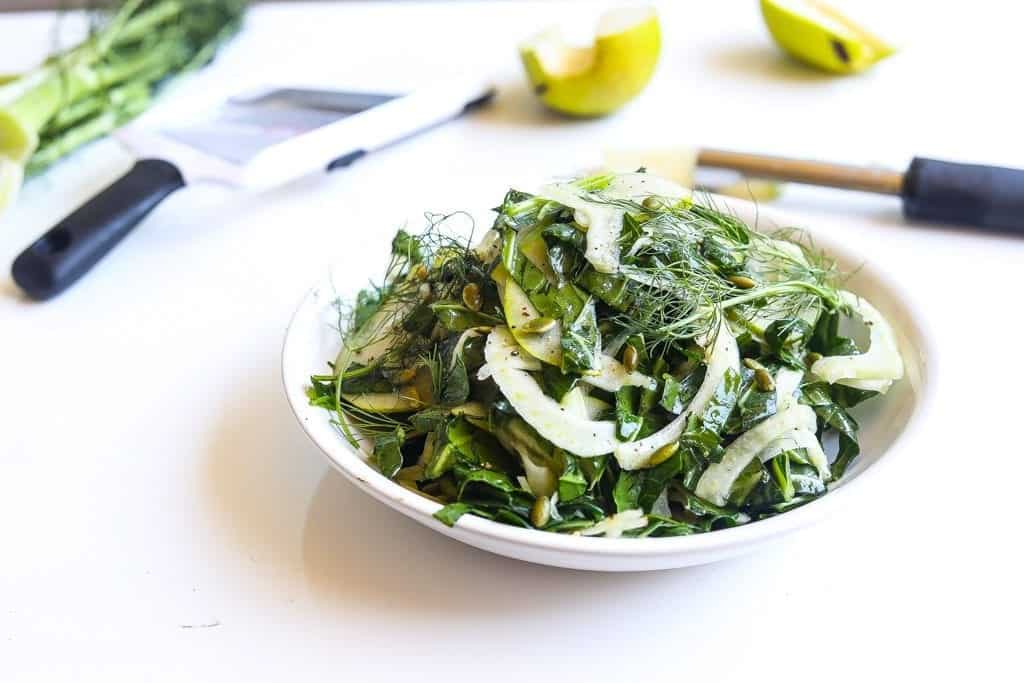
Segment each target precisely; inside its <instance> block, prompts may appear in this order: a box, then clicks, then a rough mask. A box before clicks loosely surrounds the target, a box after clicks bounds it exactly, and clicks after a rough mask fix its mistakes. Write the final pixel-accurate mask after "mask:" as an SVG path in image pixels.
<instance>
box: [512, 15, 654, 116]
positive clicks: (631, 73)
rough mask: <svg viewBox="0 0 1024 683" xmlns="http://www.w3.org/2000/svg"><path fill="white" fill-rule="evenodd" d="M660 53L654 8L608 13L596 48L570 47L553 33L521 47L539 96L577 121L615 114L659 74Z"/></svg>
mask: <svg viewBox="0 0 1024 683" xmlns="http://www.w3.org/2000/svg"><path fill="white" fill-rule="evenodd" d="M660 51H661V28H660V26H659V24H658V15H657V13H655V11H654V9H652V8H650V7H624V8H620V9H615V10H612V11H610V12H607V13H605V14H604V15H603V16H602V17H601V20H600V22H599V23H598V27H597V38H596V40H595V42H594V44H593V45H591V46H590V47H574V46H571V45H568V44H566V42H565V40H564V39H563V37H562V34H561V32H559V31H558V30H557V29H550V30H548V31H545V32H544V33H541V34H540V35H538V36H536V37H535V38H533V39H531V40H529V41H527V42H526V43H524V44H523V45H521V46H520V48H519V54H520V57H521V58H522V60H523V66H524V67H525V68H526V75H527V77H528V78H529V79H530V84H531V85H532V86H533V89H534V92H536V93H537V95H538V96H539V97H540V98H541V100H542V101H543V102H544V104H546V105H547V106H549V107H551V108H552V109H554V110H556V111H559V112H562V113H563V114H569V115H571V116H601V115H604V114H609V113H611V112H613V111H615V110H616V109H618V108H619V107H621V106H623V105H624V104H626V103H627V102H629V101H630V100H631V99H633V98H634V97H636V96H637V95H638V94H639V93H640V91H641V90H643V89H644V87H645V86H646V85H647V82H648V81H650V80H651V76H653V75H654V68H655V66H657V64H658V54H659V53H660Z"/></svg>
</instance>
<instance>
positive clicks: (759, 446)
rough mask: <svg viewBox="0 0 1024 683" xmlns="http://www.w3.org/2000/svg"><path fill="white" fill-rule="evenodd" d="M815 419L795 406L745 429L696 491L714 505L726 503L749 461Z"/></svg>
mask: <svg viewBox="0 0 1024 683" xmlns="http://www.w3.org/2000/svg"><path fill="white" fill-rule="evenodd" d="M816 427H817V418H816V417H815V416H814V410H813V409H811V408H810V407H808V406H802V405H799V406H794V407H792V408H789V409H788V410H784V411H782V412H781V413H776V414H775V415H773V416H772V417H770V418H768V419H767V420H765V421H764V422H762V423H760V424H759V425H757V426H756V427H754V428H753V429H751V430H750V431H748V432H744V433H743V434H741V435H740V436H739V437H738V438H737V439H736V440H735V441H733V442H732V443H731V444H730V445H729V447H728V448H726V449H725V455H723V456H722V461H721V462H717V463H712V464H711V465H709V466H708V468H707V469H706V470H705V471H704V474H703V475H701V478H700V480H699V481H698V482H697V488H696V489H695V493H696V494H697V495H698V496H700V497H701V498H703V499H704V500H707V501H710V502H712V503H714V504H715V505H725V504H726V500H727V499H728V497H729V490H730V489H731V488H732V485H733V483H734V482H735V481H736V477H738V476H739V474H740V472H742V471H743V468H745V467H746V466H747V465H748V464H749V463H750V461H751V460H753V459H754V458H755V457H757V455H758V454H759V453H760V452H761V451H762V450H764V449H765V448H766V447H767V446H769V445H770V444H771V443H772V442H773V441H775V440H776V439H778V438H779V437H782V436H784V435H786V434H789V435H791V436H792V434H794V433H796V432H798V431H800V430H805V431H806V430H814V429H815V428H816Z"/></svg>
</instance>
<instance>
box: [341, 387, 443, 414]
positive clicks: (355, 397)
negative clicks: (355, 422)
mask: <svg viewBox="0 0 1024 683" xmlns="http://www.w3.org/2000/svg"><path fill="white" fill-rule="evenodd" d="M341 397H342V398H343V399H345V400H346V401H347V402H349V403H351V404H352V405H353V406H355V407H356V408H359V409H360V410H365V411H367V412H371V413H408V412H411V411H413V410H419V409H420V408H422V407H423V402H422V401H420V400H418V399H415V398H413V397H411V396H403V395H401V394H399V393H397V392H396V393H391V394H388V393H381V394H342V395H341Z"/></svg>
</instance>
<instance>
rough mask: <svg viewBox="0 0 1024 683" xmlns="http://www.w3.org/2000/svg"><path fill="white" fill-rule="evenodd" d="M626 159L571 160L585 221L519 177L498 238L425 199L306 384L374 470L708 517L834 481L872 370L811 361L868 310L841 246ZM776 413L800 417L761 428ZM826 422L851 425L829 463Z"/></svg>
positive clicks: (540, 523)
mask: <svg viewBox="0 0 1024 683" xmlns="http://www.w3.org/2000/svg"><path fill="white" fill-rule="evenodd" d="M620 180H622V178H621V177H615V176H598V177H594V178H584V179H580V180H578V181H576V185H575V187H576V188H579V189H581V190H582V191H584V192H585V194H586V196H587V197H589V198H591V199H592V202H591V203H584V204H581V203H580V202H576V201H575V200H571V201H573V202H574V204H575V205H576V206H577V207H579V206H585V207H593V208H594V209H595V211H597V213H596V214H593V213H592V214H589V216H582V218H583V219H584V220H583V221H582V222H581V221H580V219H581V215H580V213H579V211H580V210H579V209H578V208H570V207H567V206H565V205H562V204H560V203H559V202H558V201H557V200H554V199H548V198H545V197H540V196H533V195H529V194H526V193H523V192H519V191H515V190H511V191H509V192H508V193H507V194H506V196H505V198H504V200H503V202H502V203H501V206H499V207H498V209H497V210H496V211H497V212H498V216H497V218H496V219H495V222H494V228H493V229H494V231H496V234H495V233H492V234H491V236H490V237H489V238H488V239H493V244H495V245H497V244H499V243H500V245H501V249H500V253H498V254H496V255H495V253H494V252H495V250H493V249H492V250H490V251H489V252H487V253H486V254H485V253H483V250H481V253H479V254H478V252H476V251H474V250H473V249H472V248H470V245H468V244H466V243H464V242H462V241H460V240H459V239H457V238H454V237H452V236H450V234H449V233H448V232H447V231H445V230H444V224H445V221H446V220H447V217H446V216H442V217H432V219H431V220H432V222H431V225H430V226H429V227H428V228H427V230H426V231H425V232H423V233H421V234H414V233H405V232H400V233H399V234H398V236H397V237H396V238H395V240H394V242H393V244H392V254H391V260H390V262H389V264H388V266H387V268H386V270H385V273H384V276H383V277H382V278H381V280H380V282H381V284H380V285H377V286H373V287H370V288H368V289H366V290H364V291H363V292H361V293H360V294H359V295H358V296H357V298H356V300H355V302H354V303H353V305H352V306H346V305H344V304H343V303H340V302H339V305H338V311H339V325H338V327H339V329H340V330H341V331H342V334H343V341H344V345H343V347H344V348H343V350H342V352H341V353H340V354H339V356H338V358H337V359H335V362H334V364H333V366H332V372H331V373H329V374H323V375H316V376H314V377H312V378H311V387H310V390H309V397H310V401H311V402H312V403H313V404H314V405H317V406H322V407H323V408H325V409H327V410H329V411H331V412H332V415H333V420H334V421H335V423H336V424H337V425H338V427H339V429H341V431H342V433H343V434H344V435H345V436H346V437H347V438H349V439H350V440H352V441H353V442H355V441H356V440H357V439H358V438H369V439H372V440H373V442H374V460H373V461H374V463H375V464H376V465H377V466H378V467H379V468H380V470H381V471H382V472H384V473H385V474H387V475H388V476H392V477H397V478H398V479H399V481H400V483H401V484H402V485H403V486H406V487H408V488H412V489H413V490H417V491H419V492H421V493H423V494H424V495H427V496H430V497H431V498H432V499H433V500H437V501H440V502H441V503H442V504H443V507H442V508H441V510H440V511H439V512H437V513H436V515H435V516H436V517H437V519H439V520H440V521H442V522H443V523H445V524H455V523H457V521H458V520H459V519H460V517H461V516H462V515H465V514H473V515H477V516H479V517H483V518H485V519H489V520H493V521H495V522H501V523H505V524H513V525H516V526H521V527H524V528H535V529H542V530H544V531H546V532H549V533H582V534H584V535H590V534H600V533H603V532H605V531H608V532H609V533H611V534H613V535H614V534H618V533H620V532H623V535H624V536H627V537H660V536H679V535H688V534H696V533H705V532H708V531H713V530H715V529H720V528H723V527H728V526H735V525H739V524H747V523H750V522H752V521H756V520H759V519H764V518H765V517H770V516H772V515H776V514H780V513H783V512H785V511H787V510H791V509H793V508H795V507H798V506H800V505H804V504H807V503H808V502H810V501H813V500H814V499H815V498H817V497H819V496H822V495H826V493H827V484H828V483H829V482H828V481H825V480H824V479H823V477H828V476H830V472H831V477H832V478H839V477H841V476H842V474H843V472H844V471H845V469H846V468H847V467H848V466H849V464H850V462H852V461H853V459H854V458H855V457H856V456H857V454H858V453H859V448H860V447H859V444H858V442H857V429H858V425H857V422H856V420H855V419H854V418H853V416H852V415H851V413H850V410H851V408H853V407H854V406H856V405H857V404H859V403H861V402H862V401H864V400H867V399H869V398H871V397H872V396H874V395H875V392H874V391H867V390H863V389H859V388H854V387H850V386H844V385H841V384H827V383H825V382H823V381H820V378H819V377H817V376H815V375H814V373H813V370H812V369H811V368H812V366H813V365H814V363H815V362H816V361H817V360H819V357H830V356H837V355H838V356H848V355H851V354H855V353H857V349H856V346H855V345H854V344H853V342H852V341H851V340H849V339H847V338H844V337H842V336H841V335H840V334H839V332H838V330H839V325H840V323H841V322H842V321H843V319H844V318H845V317H846V316H852V315H854V314H855V311H854V310H852V309H853V305H852V304H850V303H849V302H850V301H851V298H850V295H849V293H847V292H843V291H841V290H839V289H838V288H837V283H838V282H839V281H840V278H841V275H840V274H839V273H838V272H837V271H836V270H835V268H834V265H833V264H832V262H831V261H830V260H829V259H828V258H826V257H825V256H823V255H821V254H818V253H816V252H814V250H812V249H810V248H808V247H807V246H804V245H800V244H798V243H797V242H795V241H793V239H792V237H793V233H788V232H787V233H776V234H774V235H771V236H768V235H765V234H762V233H759V232H756V231H754V230H752V229H751V228H750V227H749V226H747V225H745V224H744V223H743V222H741V221H739V220H738V219H736V218H735V217H733V216H731V215H729V214H728V213H726V212H723V211H719V210H718V209H717V208H715V207H714V206H713V205H711V204H709V203H707V202H705V201H702V200H697V201H689V200H679V199H678V198H676V199H673V200H671V201H662V200H661V199H659V198H658V197H640V198H639V199H638V198H637V197H636V196H633V195H631V196H630V197H628V198H623V197H621V196H619V197H616V196H612V195H609V194H608V193H609V192H611V191H612V189H614V187H617V186H618V184H621V183H620ZM625 181H629V182H630V183H633V182H635V181H637V179H636V178H635V177H634V178H631V179H630V178H627V179H625V180H624V181H623V182H625ZM627 184H628V183H627ZM563 187H564V186H563ZM567 201H569V200H567ZM587 201H588V202H590V201H591V200H587ZM601 203H607V204H608V206H609V207H614V209H615V211H618V212H621V225H619V226H615V225H611V229H612V230H613V232H614V229H615V228H616V227H618V228H620V230H619V232H618V234H617V237H616V239H617V242H618V245H619V258H618V266H617V269H614V272H605V270H610V269H609V268H608V265H609V262H610V261H609V260H608V258H607V256H608V254H607V249H606V250H605V252H604V254H603V256H602V259H603V260H600V261H596V262H591V261H590V260H589V259H588V255H589V248H588V247H589V242H588V240H589V239H590V237H591V236H592V230H591V228H592V227H593V226H592V225H586V224H585V223H586V220H585V219H586V218H588V217H589V218H593V217H594V216H595V215H596V216H597V217H598V219H600V220H601V221H604V223H603V224H602V225H601V226H600V230H603V231H604V234H607V232H608V230H609V224H608V217H609V215H611V216H612V217H614V216H615V215H619V214H616V213H614V212H612V213H609V212H608V211H605V212H604V213H601V210H602V207H601ZM613 255H614V254H613ZM611 262H612V263H614V259H612V260H611ZM598 265H600V266H601V268H602V269H603V270H602V269H599V268H598V267H597V266H598ZM499 293H500V296H499ZM509 328H515V329H513V330H510V329H509ZM891 379H892V380H893V381H895V380H896V379H898V378H897V377H892V378H891ZM866 386H869V387H871V386H874V385H870V384H869V385H866ZM504 391H507V392H508V394H507V395H506V394H505V393H504ZM570 392H572V393H570ZM799 403H803V404H806V405H807V406H810V407H811V409H812V410H809V409H808V408H806V407H803V406H801V405H799ZM787 411H796V412H787ZM812 413H813V414H812ZM815 418H816V419H815ZM766 420H775V421H774V422H772V423H771V425H775V426H778V425H780V424H784V425H788V426H787V427H786V429H785V430H781V431H779V432H778V433H776V432H774V431H772V430H771V429H768V430H765V429H761V430H759V431H757V432H754V433H753V434H751V430H752V429H755V428H757V427H758V426H759V425H761V424H762V423H763V422H765V421H766ZM771 425H769V426H771ZM793 425H795V426H793ZM815 428H816V429H815ZM824 432H834V433H836V434H837V435H838V441H839V451H838V454H837V455H836V457H835V459H834V461H833V462H832V463H831V467H828V466H827V465H828V463H825V462H823V455H822V449H821V448H820V441H819V439H820V438H821V435H822V434H823V433H824ZM747 435H749V437H748V438H746V439H745V440H744V442H742V443H737V439H742V438H744V437H745V436H747ZM648 436H651V439H647V437H648ZM645 439H646V441H645ZM737 454H739V455H737ZM726 455H728V456H729V457H728V458H726V459H725V460H726V461H725V462H723V458H725V456H726ZM736 467H742V468H743V469H742V471H739V472H736V471H735V469H731V468H736ZM698 490H700V491H701V492H702V494H703V495H706V496H708V497H713V498H714V500H713V501H709V500H705V499H704V498H702V497H701V496H698V495H697V493H696V491H698ZM717 503H721V504H717ZM613 515H616V516H618V515H622V516H621V517H616V519H614V520H611V521H610V522H609V523H608V524H602V525H601V526H596V527H595V525H598V524H601V523H603V522H605V521H606V520H609V518H610V517H612V516H613ZM617 524H618V526H616V525H617Z"/></svg>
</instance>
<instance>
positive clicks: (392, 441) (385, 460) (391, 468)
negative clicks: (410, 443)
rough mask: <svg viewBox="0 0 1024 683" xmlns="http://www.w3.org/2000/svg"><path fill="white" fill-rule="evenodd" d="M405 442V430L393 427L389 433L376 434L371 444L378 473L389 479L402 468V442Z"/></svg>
mask: <svg viewBox="0 0 1024 683" xmlns="http://www.w3.org/2000/svg"><path fill="white" fill-rule="evenodd" d="M404 443H405V431H404V430H403V429H402V428H401V427H395V431H393V432H392V433H390V434H383V435H381V436H378V437H377V439H376V441H374V444H373V459H374V462H376V464H377V469H379V470H380V473H381V474H383V475H384V476H385V477H388V478H389V479H390V478H392V477H394V476H395V475H396V474H398V470H400V469H401V468H402V444H404Z"/></svg>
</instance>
